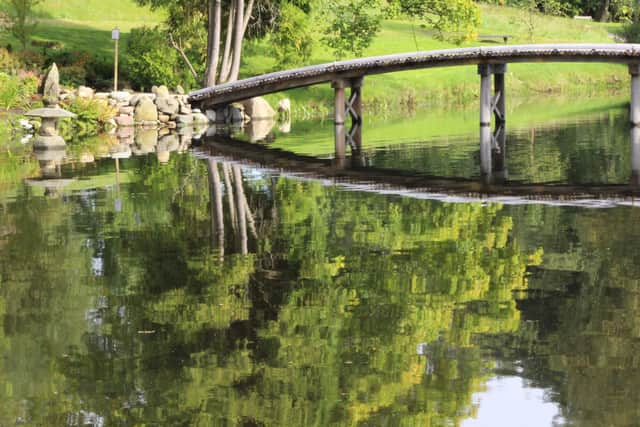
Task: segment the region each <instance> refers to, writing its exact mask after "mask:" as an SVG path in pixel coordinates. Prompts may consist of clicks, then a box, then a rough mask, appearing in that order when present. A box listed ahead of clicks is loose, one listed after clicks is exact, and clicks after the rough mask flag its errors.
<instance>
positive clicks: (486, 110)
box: [478, 64, 491, 126]
mask: <svg viewBox="0 0 640 427" xmlns="http://www.w3.org/2000/svg"><path fill="white" fill-rule="evenodd" d="M478 74H480V126H489V125H491V65H490V64H478Z"/></svg>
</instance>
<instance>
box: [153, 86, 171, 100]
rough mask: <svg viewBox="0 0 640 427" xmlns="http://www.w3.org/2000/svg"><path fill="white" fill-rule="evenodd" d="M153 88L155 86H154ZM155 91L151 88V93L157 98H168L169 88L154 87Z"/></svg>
mask: <svg viewBox="0 0 640 427" xmlns="http://www.w3.org/2000/svg"><path fill="white" fill-rule="evenodd" d="M154 87H155V86H154ZM155 89H156V90H155V91H154V90H153V88H151V92H153V93H155V94H156V96H157V97H158V98H160V97H163V96H169V88H168V87H166V86H165V85H162V86H158V87H155Z"/></svg>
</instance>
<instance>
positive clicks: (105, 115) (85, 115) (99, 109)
mask: <svg viewBox="0 0 640 427" xmlns="http://www.w3.org/2000/svg"><path fill="white" fill-rule="evenodd" d="M63 107H64V108H66V109H67V110H69V111H71V112H72V113H75V114H76V115H77V116H78V117H77V118H76V119H74V120H72V121H66V120H65V121H63V122H62V123H61V125H62V126H61V131H62V132H63V134H65V135H75V134H82V135H94V134H96V133H99V132H100V131H102V130H104V127H105V124H106V123H107V122H108V121H109V120H111V119H112V118H114V117H115V116H116V109H115V107H112V106H110V105H109V103H108V102H107V101H105V100H101V99H83V98H75V99H73V100H71V101H67V102H65V103H64V104H63Z"/></svg>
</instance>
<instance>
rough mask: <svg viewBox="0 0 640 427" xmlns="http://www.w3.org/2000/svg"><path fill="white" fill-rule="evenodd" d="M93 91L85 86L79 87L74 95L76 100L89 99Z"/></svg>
mask: <svg viewBox="0 0 640 427" xmlns="http://www.w3.org/2000/svg"><path fill="white" fill-rule="evenodd" d="M94 93H95V91H94V90H93V89H91V88H90V87H87V86H79V87H78V90H77V91H76V94H77V96H78V98H84V99H91V98H93V94H94Z"/></svg>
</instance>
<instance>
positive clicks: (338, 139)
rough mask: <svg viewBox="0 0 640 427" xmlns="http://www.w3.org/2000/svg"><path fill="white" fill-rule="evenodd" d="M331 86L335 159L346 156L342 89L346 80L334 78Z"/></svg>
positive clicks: (344, 105)
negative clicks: (332, 93) (333, 92)
mask: <svg viewBox="0 0 640 427" xmlns="http://www.w3.org/2000/svg"><path fill="white" fill-rule="evenodd" d="M331 87H332V88H333V89H334V91H335V99H334V120H333V125H334V130H335V157H336V159H344V158H345V156H346V142H347V135H346V133H345V128H344V119H345V110H346V98H345V93H344V89H345V87H346V82H345V81H344V80H335V81H334V82H333V83H332V84H331Z"/></svg>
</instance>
